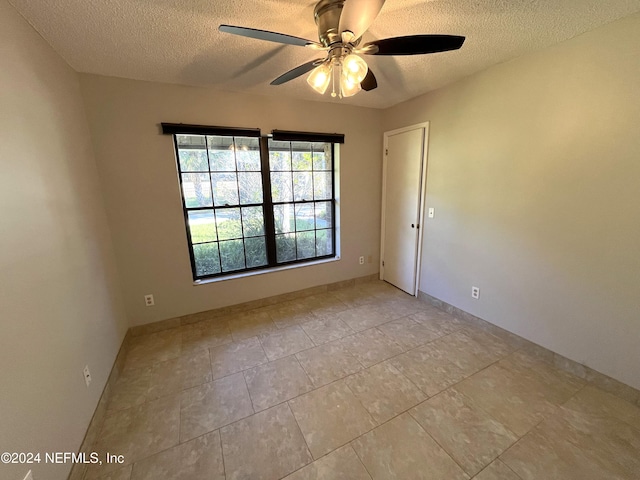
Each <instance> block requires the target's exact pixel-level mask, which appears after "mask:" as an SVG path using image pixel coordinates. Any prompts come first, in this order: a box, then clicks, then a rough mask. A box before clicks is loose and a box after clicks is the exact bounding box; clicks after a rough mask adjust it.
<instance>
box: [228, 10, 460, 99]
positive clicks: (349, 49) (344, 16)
mask: <svg viewBox="0 0 640 480" xmlns="http://www.w3.org/2000/svg"><path fill="white" fill-rule="evenodd" d="M384 2H385V0H320V1H319V2H318V4H317V5H316V7H315V9H314V11H313V15H314V17H315V21H316V24H317V25H318V37H319V41H318V42H315V41H312V40H305V39H304V38H299V37H294V36H291V35H285V34H283V33H276V32H269V31H267V30H258V29H255V28H246V27H237V26H233V25H220V27H219V30H220V31H221V32H225V33H232V34H234V35H241V36H243V37H249V38H255V39H258V40H266V41H269V42H276V43H283V44H286V45H296V46H300V47H307V48H310V49H312V50H318V51H325V52H327V54H326V56H325V57H324V58H316V59H315V60H311V61H310V62H307V63H304V64H302V65H300V66H298V67H296V68H294V69H293V70H289V71H288V72H287V73H284V74H283V75H280V76H279V77H278V78H276V79H275V80H274V81H272V82H271V85H281V84H283V83H286V82H288V81H290V80H293V79H295V78H298V77H299V76H301V75H304V74H305V73H307V72H311V74H310V75H309V77H308V78H307V82H308V83H309V85H311V87H312V88H313V89H314V90H316V91H317V92H318V93H320V94H324V93H325V92H326V91H327V88H328V87H329V84H331V85H332V91H331V96H332V97H336V96H338V97H340V98H342V97H350V96H352V95H355V94H356V93H358V92H359V91H360V90H365V91H370V90H373V89H374V88H376V87H377V86H378V82H377V81H376V77H375V75H374V74H373V72H372V71H371V69H369V68H368V66H367V63H366V62H365V61H364V59H362V58H361V57H360V55H422V54H426V53H437V52H446V51H449V50H457V49H459V48H460V47H462V44H463V43H464V40H465V37H461V36H457V35H409V36H405V37H393V38H384V39H382V40H375V41H373V42H367V43H365V44H364V45H360V41H361V40H362V35H363V34H364V33H365V32H366V31H367V29H368V28H369V26H370V25H371V24H372V23H373V21H374V20H375V18H376V17H377V16H378V14H379V13H380V10H381V9H382V6H383V5H384Z"/></svg>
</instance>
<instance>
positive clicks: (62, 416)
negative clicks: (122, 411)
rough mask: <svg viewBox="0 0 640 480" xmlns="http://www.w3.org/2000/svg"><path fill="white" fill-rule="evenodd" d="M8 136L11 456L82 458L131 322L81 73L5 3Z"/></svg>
mask: <svg viewBox="0 0 640 480" xmlns="http://www.w3.org/2000/svg"><path fill="white" fill-rule="evenodd" d="M0 132H1V133H0V136H1V139H2V140H1V141H0V159H1V169H2V173H1V174H0V230H1V233H0V326H1V327H2V331H1V332H0V366H1V367H0V451H3V452H4V451H9V452H21V451H22V452H51V451H77V450H78V447H79V446H80V443H81V442H82V439H83V437H84V433H85V430H86V428H87V425H88V423H89V419H90V418H91V416H92V414H93V411H94V409H95V407H96V404H97V401H98V398H99V396H100V394H101V393H102V388H103V387H104V385H105V382H106V379H107V375H108V374H109V372H110V370H111V366H112V365H113V361H114V359H115V356H116V353H117V351H118V348H119V346H120V344H121V342H122V339H123V337H124V334H125V331H126V328H127V325H126V323H127V322H126V318H125V316H124V307H123V304H122V300H121V298H120V293H119V290H118V288H119V287H118V286H117V280H116V271H115V268H114V266H115V261H114V260H113V254H112V251H111V249H112V247H111V244H110V235H109V230H108V227H107V223H106V216H105V212H104V206H103V205H102V203H101V199H100V194H99V185H98V176H97V170H96V167H95V162H94V158H93V152H92V148H91V143H90V140H89V130H88V128H87V121H86V117H85V112H84V108H83V105H82V98H81V94H80V87H79V81H78V76H77V74H76V73H75V72H73V71H72V70H71V69H70V68H69V67H68V66H67V65H66V64H65V63H64V62H63V61H62V59H61V58H60V57H59V56H58V55H57V54H56V53H55V52H54V51H53V50H52V49H51V48H50V47H49V46H48V45H47V44H46V43H45V42H44V41H43V40H42V39H41V38H40V37H39V35H38V34H37V33H35V31H34V30H33V29H32V28H31V27H30V26H29V25H28V24H27V23H26V22H25V21H24V20H23V19H22V18H21V17H20V16H19V15H18V14H17V13H16V12H15V10H14V9H13V7H11V6H10V5H9V4H8V3H7V2H6V1H5V0H0ZM85 364H88V365H89V367H90V369H91V373H92V376H93V383H92V384H91V386H90V388H87V387H86V386H85V384H84V380H83V376H82V369H83V368H84V366H85ZM29 468H32V469H33V472H34V477H35V478H36V479H42V480H44V479H50V480H56V479H63V478H66V477H67V474H68V472H69V470H70V468H71V465H51V464H49V465H47V464H45V463H44V462H43V463H41V464H39V465H32V466H26V465H0V478H2V479H7V480H10V479H17V480H20V479H22V478H23V477H24V475H25V474H26V473H27V471H28V470H29Z"/></svg>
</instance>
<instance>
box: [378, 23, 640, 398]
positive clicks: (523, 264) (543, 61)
mask: <svg viewBox="0 0 640 480" xmlns="http://www.w3.org/2000/svg"><path fill="white" fill-rule="evenodd" d="M472 40H473V39H470V41H472ZM639 79H640V15H634V16H631V17H628V18H626V19H623V20H620V21H617V22H615V23H612V24H609V25H606V26H604V27H602V28H599V29H597V30H594V31H592V32H590V33H587V34H584V35H582V36H579V37H577V38H574V39H572V40H569V41H567V42H565V43H562V44H560V45H557V46H555V47H552V48H549V49H546V50H544V51H542V52H539V53H536V54H533V55H528V56H526V57H523V58H520V59H517V60H515V61H512V62H509V63H506V64H502V65H498V66H495V67H493V68H491V69H489V70H486V71H485V72H482V73H480V74H477V75H474V76H472V77H469V78H467V79H465V80H463V81H461V82H459V83H456V84H454V85H452V86H449V87H448V88H444V89H441V90H439V91H436V92H433V93H431V94H428V95H425V96H422V97H419V98H417V99H414V100H411V101H409V102H406V103H403V104H401V105H398V106H396V107H393V108H391V109H389V110H387V111H386V112H385V117H384V118H385V121H384V130H387V131H388V130H391V129H394V128H399V127H402V126H405V125H411V124H414V123H418V122H423V121H430V122H431V131H430V133H431V135H430V145H429V167H428V182H427V204H428V206H429V207H435V209H436V214H435V218H434V219H433V220H428V221H427V223H426V228H427V229H426V232H425V239H424V257H423V266H422V279H421V285H420V289H421V290H422V291H424V292H426V293H429V294H431V295H433V296H435V297H438V298H440V299H442V300H445V301H447V302H449V303H451V304H453V305H455V306H457V307H459V308H462V309H464V310H466V311H468V312H471V313H473V314H475V315H477V316H480V317H482V318H484V319H486V320H488V321H491V322H493V323H495V324H497V325H499V326H501V327H504V328H506V329H508V330H511V331H513V332H515V333H517V334H520V335H522V336H524V337H526V338H528V339H530V340H533V341H535V342H537V343H539V344H541V345H543V346H545V347H547V348H550V349H551V350H554V351H556V352H558V353H560V354H562V355H565V356H567V357H569V358H571V359H573V360H576V361H579V362H581V363H585V364H587V365H589V366H591V367H593V368H595V369H596V370H599V371H601V372H603V373H605V374H608V375H611V376H613V377H615V378H617V379H619V380H621V381H623V382H625V383H628V384H630V385H632V386H634V387H636V388H640V368H638V366H639V365H640V194H639V192H640V187H639V185H640V133H639V132H640V130H639V128H640V93H639V92H640V90H639V89H638V86H639V85H640V83H639ZM472 285H476V286H479V287H480V289H481V297H480V299H479V300H473V299H471V296H470V292H471V286H472Z"/></svg>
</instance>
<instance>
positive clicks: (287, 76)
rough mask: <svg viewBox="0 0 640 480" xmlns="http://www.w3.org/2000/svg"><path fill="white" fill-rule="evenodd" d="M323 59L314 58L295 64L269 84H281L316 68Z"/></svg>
mask: <svg viewBox="0 0 640 480" xmlns="http://www.w3.org/2000/svg"><path fill="white" fill-rule="evenodd" d="M323 61H324V58H316V59H315V60H311V61H310V62H307V63H303V64H302V65H299V66H297V67H296V68H294V69H293V70H289V71H288V72H287V73H283V74H282V75H280V76H279V77H278V78H276V79H275V80H274V81H273V82H271V85H282V84H283V83H286V82H288V81H290V80H293V79H294V78H298V77H299V76H300V75H304V74H305V73H307V72H310V71H311V70H313V69H314V68H316V67H317V66H318V65H320V63H322V62H323Z"/></svg>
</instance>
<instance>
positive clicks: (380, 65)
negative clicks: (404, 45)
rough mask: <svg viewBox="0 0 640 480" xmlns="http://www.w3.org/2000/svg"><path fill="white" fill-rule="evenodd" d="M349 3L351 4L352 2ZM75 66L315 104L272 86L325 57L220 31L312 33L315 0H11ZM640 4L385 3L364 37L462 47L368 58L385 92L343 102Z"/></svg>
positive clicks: (508, 54)
mask: <svg viewBox="0 0 640 480" xmlns="http://www.w3.org/2000/svg"><path fill="white" fill-rule="evenodd" d="M347 1H349V0H347ZM10 2H11V3H12V4H13V5H14V6H15V7H16V9H17V10H18V11H19V12H20V13H21V14H22V15H23V16H24V17H25V18H26V19H27V20H28V21H29V23H31V25H33V27H34V28H35V29H36V30H37V31H38V32H39V33H40V34H41V35H42V36H43V37H44V38H45V39H46V40H47V41H48V42H49V43H50V44H51V45H52V46H53V48H54V49H55V50H56V51H57V52H58V53H59V54H60V55H62V57H63V58H64V59H65V60H66V61H67V62H68V63H69V65H71V67H73V68H74V69H75V70H77V71H78V72H87V73H95V74H100V75H109V76H116V77H125V78H132V79H139V80H153V81H159V82H169V83H180V84H188V85H209V86H215V87H218V88H220V89H225V90H234V91H244V92H250V93H256V94H263V95H281V96H286V97H294V98H304V99H308V100H316V101H337V100H332V99H331V98H330V97H329V95H325V96H320V95H319V94H317V93H315V92H314V91H312V90H311V88H310V87H309V86H308V85H307V84H306V82H305V76H302V77H300V78H298V79H296V80H293V81H291V82H289V83H287V84H284V85H281V86H270V85H269V82H270V81H271V80H273V79H274V78H276V77H278V76H279V75H280V74H282V73H284V72H285V71H287V70H290V69H291V68H293V67H295V66H297V65H300V64H302V63H305V62H308V61H309V60H312V59H313V58H317V57H319V56H321V55H319V52H314V51H311V50H309V49H307V48H303V47H294V46H284V45H278V44H275V43H269V42H263V41H258V40H253V39H249V38H243V37H237V36H234V35H229V34H224V33H220V32H218V30H217V27H218V25H220V24H223V23H226V24H231V25H239V26H245V27H251V28H259V29H264V30H271V31H276V32H281V33H286V34H289V35H294V36H298V37H303V38H308V39H311V40H316V39H317V30H316V26H315V23H314V20H313V7H314V4H315V3H314V2H309V1H308V0H10ZM638 11H640V0H607V1H602V0H564V1H558V0H432V1H428V0H427V1H425V0H387V2H386V3H385V5H384V7H383V8H382V11H381V13H380V15H379V16H378V18H377V19H376V20H375V21H374V23H373V25H372V26H371V28H370V29H369V31H368V32H367V33H366V34H365V35H364V41H371V40H374V39H380V38H386V37H394V36H401V35H412V34H422V33H442V34H454V35H464V36H466V37H467V40H466V42H465V44H464V46H463V47H462V49H461V50H458V51H454V52H447V53H439V54H433V55H419V56H411V57H374V56H367V57H366V60H367V63H368V64H369V66H370V67H371V68H372V69H373V71H374V72H375V74H376V76H377V77H378V88H377V89H376V90H373V91H371V92H361V93H359V94H358V95H356V96H355V97H352V98H349V99H344V100H341V101H342V102H343V103H349V104H353V105H361V106H368V107H376V108H385V107H388V106H391V105H394V104H396V103H399V102H402V101H404V100H408V99H410V98H413V97H415V96H418V95H420V94H423V93H425V92H428V91H430V90H433V89H436V88H438V87H441V86H443V85H446V84H448V83H451V82H453V81H455V80H457V79H459V78H462V77H465V76H467V75H470V74H472V73H474V72H477V71H480V70H483V69H486V68H487V67H489V66H491V65H494V64H496V63H500V62H504V61H506V60H509V59H511V58H514V57H517V56H520V55H523V54H525V53H527V52H530V51H534V50H538V49H541V48H544V47H547V46H549V45H552V44H554V43H558V42H560V41H563V40H566V39H568V38H571V37H574V36H576V35H579V34H580V33H583V32H585V31H587V30H591V29H593V28H596V27H598V26H600V25H603V24H605V23H608V22H611V21H613V20H616V19H618V18H622V17H624V16H627V15H630V14H632V13H635V12H638Z"/></svg>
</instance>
